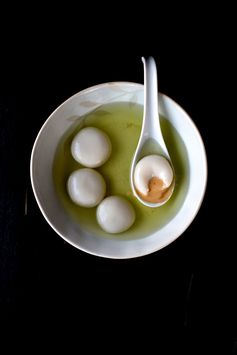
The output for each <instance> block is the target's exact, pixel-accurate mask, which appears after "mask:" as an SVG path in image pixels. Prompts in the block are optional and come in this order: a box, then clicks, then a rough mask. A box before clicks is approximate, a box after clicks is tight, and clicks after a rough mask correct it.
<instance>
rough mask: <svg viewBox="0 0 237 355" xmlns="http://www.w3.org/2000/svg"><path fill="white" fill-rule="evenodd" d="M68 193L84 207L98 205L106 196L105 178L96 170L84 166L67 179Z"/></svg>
mask: <svg viewBox="0 0 237 355" xmlns="http://www.w3.org/2000/svg"><path fill="white" fill-rule="evenodd" d="M67 190H68V194H69V196H70V198H71V200H72V201H73V202H75V203H76V204H77V205H79V206H83V207H94V206H97V205H98V204H99V203H100V201H101V200H102V199H103V198H104V195H105V191H106V185H105V181H104V178H103V177H102V175H101V174H100V173H98V172H97V171H96V170H93V169H89V168H84V169H79V170H76V171H74V172H73V173H72V174H71V175H70V176H69V179H68V181H67Z"/></svg>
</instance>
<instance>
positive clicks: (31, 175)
mask: <svg viewBox="0 0 237 355" xmlns="http://www.w3.org/2000/svg"><path fill="white" fill-rule="evenodd" d="M116 84H117V85H126V86H131V87H135V86H136V87H140V88H142V87H143V86H144V85H143V84H140V83H135V82H129V81H112V82H106V83H101V84H97V85H93V86H90V87H88V88H85V89H83V90H80V91H78V92H77V93H75V94H73V95H72V96H70V97H69V98H68V99H66V100H65V101H63V102H62V103H61V104H60V105H59V106H57V107H56V109H55V110H53V112H52V113H51V114H50V115H49V117H48V118H47V119H46V120H45V122H44V123H43V125H42V126H41V128H40V130H39V132H38V134H37V136H36V138H35V141H34V144H33V147H32V151H31V156H30V180H31V186H32V190H33V193H34V197H35V199H36V202H37V204H38V207H39V209H40V211H41V213H42V214H43V216H44V218H45V220H46V221H47V223H48V224H49V225H50V227H51V228H52V229H53V230H54V231H55V232H56V233H57V234H58V235H59V236H60V237H61V238H62V239H63V240H65V241H66V242H67V243H69V244H71V245H72V246H74V247H75V248H77V249H79V250H81V251H83V252H86V253H88V254H90V255H94V256H97V257H103V258H109V259H118V260H120V259H121V260H122V259H133V258H138V257H142V256H146V255H149V254H152V253H154V252H157V251H159V250H161V249H163V248H165V247H166V246H168V245H169V244H171V243H173V242H174V241H175V240H176V239H178V238H179V237H180V236H181V235H182V234H183V233H184V232H185V231H186V230H187V229H188V227H189V226H190V225H191V223H192V222H193V220H194V219H195V217H196V216H197V214H198V212H199V210H200V208H201V205H202V203H203V200H204V197H205V193H206V189H207V180H208V163H207V154H206V149H205V144H204V142H203V139H202V136H201V134H200V132H199V130H198V128H197V126H196V124H195V123H194V122H193V120H192V118H191V117H190V115H189V114H188V113H187V112H186V111H185V110H184V109H183V108H182V107H181V106H180V105H179V104H178V103H177V102H176V101H175V100H173V99H172V98H171V97H169V96H168V95H166V94H164V93H162V92H160V91H159V92H158V93H159V95H161V96H163V97H164V98H165V99H166V100H170V101H171V102H172V104H173V105H174V106H177V108H178V109H179V110H181V111H182V112H183V113H184V114H185V116H186V118H187V119H188V121H189V124H191V126H192V129H193V130H194V131H195V134H196V136H197V137H198V140H199V143H200V146H201V147H202V150H203V157H204V161H203V163H204V165H203V166H204V178H205V180H204V187H203V191H202V195H201V196H200V200H199V204H198V205H197V206H196V209H195V211H194V212H193V214H192V217H191V218H189V220H188V221H187V223H185V225H184V226H183V228H182V229H181V230H179V231H178V232H177V233H174V237H173V238H172V239H171V240H168V241H167V242H166V243H163V244H162V245H161V246H159V247H157V248H150V249H149V250H146V251H144V252H143V253H139V254H136V253H134V255H130V256H114V255H113V256H111V255H110V256H108V255H106V254H103V253H99V252H93V251H91V250H88V249H86V248H84V247H82V246H79V245H78V244H76V243H74V242H73V241H71V240H69V239H68V238H67V237H65V236H64V235H63V234H62V233H61V232H60V231H59V230H58V229H57V227H56V226H54V224H52V223H51V221H50V219H49V218H48V216H47V214H46V213H45V211H44V209H43V207H42V206H41V202H40V200H39V197H38V194H37V191H36V188H35V184H34V176H33V175H34V173H33V164H34V153H35V150H36V146H37V143H38V140H39V138H40V136H41V133H42V131H43V130H44V128H45V126H46V125H47V123H48V121H50V119H51V118H52V116H53V115H54V114H55V113H56V112H57V111H58V110H59V109H60V108H61V107H62V106H64V105H65V104H66V103H68V102H70V101H71V100H73V99H74V98H75V97H76V96H78V95H79V94H80V95H81V94H85V93H90V92H92V91H94V90H96V89H100V88H103V87H106V86H108V87H110V86H112V85H116ZM135 254H136V255H135Z"/></svg>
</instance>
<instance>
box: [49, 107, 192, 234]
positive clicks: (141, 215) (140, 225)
mask: <svg viewBox="0 0 237 355" xmlns="http://www.w3.org/2000/svg"><path fill="white" fill-rule="evenodd" d="M142 116H143V106H141V105H138V104H135V103H112V104H106V105H103V106H100V107H99V108H97V109H96V110H94V111H92V112H90V113H89V114H87V115H85V116H83V117H78V118H76V119H75V122H74V123H73V125H72V127H71V128H70V129H69V130H68V131H67V132H66V133H65V134H64V136H63V137H62V138H61V141H60V142H59V145H58V147H57V151H56V153H55V158H54V164H53V179H54V184H55V189H56V193H57V195H58V198H59V200H60V202H61V204H62V205H63V206H64V208H65V210H66V211H67V212H68V213H69V214H70V215H71V217H72V218H73V219H74V220H76V221H77V222H78V223H79V224H80V225H81V226H82V227H83V228H84V229H85V230H87V231H88V232H90V233H92V234H94V235H98V236H100V237H106V238H113V239H114V238H119V239H136V238H141V237H145V236H148V235H150V234H151V233H152V232H155V231H156V230H159V229H160V228H162V227H163V226H164V225H165V224H166V223H167V222H169V221H170V220H171V219H172V218H173V217H174V216H175V215H176V213H177V212H178V210H179V209H180V207H181V206H182V203H183V201H184V199H185V196H186V192H187V189H188V184H189V164H188V156H187V151H186V148H185V146H184V143H183V140H182V138H181V137H180V135H179V134H178V132H177V130H176V129H175V128H174V127H173V125H172V124H171V123H170V122H169V120H168V119H166V118H165V117H162V116H161V117H160V119H161V128H162V132H163V135H164V139H165V142H166V145H167V148H168V150H169V153H170V157H171V160H172V163H173V166H174V171H175V189H174V192H173V195H172V196H171V198H170V200H169V201H168V202H167V203H165V204H164V205H163V206H161V207H157V208H150V207H146V206H144V205H143V204H141V203H140V202H139V201H138V200H137V199H136V198H135V197H134V196H133V194H132V189H131V186H130V166H131V162H132V157H133V154H134V152H135V149H136V146H137V143H138V139H139V136H140V133H141V125H142ZM85 127H95V128H98V129H100V130H102V131H103V132H104V133H106V134H107V135H108V137H109V139H110V141H111V144H112V152H111V155H110V157H109V159H108V160H107V161H106V162H105V163H104V164H103V165H102V166H100V167H98V168H96V170H97V171H98V172H99V173H100V174H101V175H102V176H103V178H104V179H105V182H106V195H105V197H106V196H111V195H119V196H122V197H125V198H126V199H127V200H128V201H130V202H131V204H132V206H133V207H134V209H135V214H136V219H135V222H134V224H133V225H132V226H131V228H130V229H128V230H127V231H125V232H123V233H119V234H109V233H106V232H104V231H103V230H102V229H101V228H100V226H99V225H98V223H97V219H96V207H93V208H86V207H80V206H78V205H76V204H75V203H73V202H72V201H71V199H70V197H69V195H68V192H67V180H68V178H69V176H70V174H71V173H72V172H73V171H75V170H77V169H80V168H84V166H82V165H80V164H79V163H78V162H77V161H76V160H74V159H73V157H72V154H71V143H72V140H73V138H74V137H75V135H76V134H77V133H78V132H79V131H80V130H81V129H82V128H85ZM149 149H150V152H148V151H147V153H148V154H152V153H153V151H152V146H151V147H150V148H148V150H149Z"/></svg>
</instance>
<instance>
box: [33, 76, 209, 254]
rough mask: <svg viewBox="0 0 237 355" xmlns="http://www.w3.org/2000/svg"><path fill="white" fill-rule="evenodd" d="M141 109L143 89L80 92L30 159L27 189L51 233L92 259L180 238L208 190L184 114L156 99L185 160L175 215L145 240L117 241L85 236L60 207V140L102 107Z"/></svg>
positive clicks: (200, 152) (47, 128)
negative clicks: (184, 184) (183, 190)
mask: <svg viewBox="0 0 237 355" xmlns="http://www.w3.org/2000/svg"><path fill="white" fill-rule="evenodd" d="M112 102H135V103H138V104H143V85H140V84H136V83H128V82H114V83H105V84H101V85H97V86H94V87H91V88H88V89H86V90H83V91H81V92H79V93H77V94H75V95H74V96H72V97H71V98H69V99H68V100H67V101H65V102H64V103H63V104H62V105H61V106H59V107H58V108H57V109H56V110H55V111H54V112H53V113H52V114H51V115H50V117H49V118H48V119H47V121H46V122H45V123H44V125H43V126H42V128H41V130H40V132H39V134H38V136H37V138H36V140H35V143H34V146H33V150H32V154H31V166H30V171H31V183H32V188H33V191H34V195H35V198H36V200H37V203H38V205H39V208H40V210H41V212H42V214H43V215H44V217H45V219H46V220H47V222H48V223H49V224H50V225H51V227H52V228H53V229H54V230H55V231H56V232H57V233H58V234H59V235H60V236H61V237H62V238H63V239H64V240H66V241H67V242H69V243H70V244H72V245H73V246H75V247H76V248H78V249H81V250H83V251H85V252H88V253H90V254H94V255H98V256H103V257H108V258H118V259H122V258H133V257H138V256H142V255H146V254H149V253H152V252H154V251H157V250H159V249H161V248H163V247H165V246H166V245H168V244H170V243H171V242H173V241H174V240H175V239H176V238H178V237H179V236H180V235H181V234H182V233H183V232H184V231H185V230H186V229H187V227H188V226H189V225H190V223H191V222H192V221H193V219H194V217H195V216H196V214H197V212H198V210H199V208H200V206H201V203H202V200H203V197H204V193H205V188H206V181H207V162H206V154H205V149H204V145H203V142H202V139H201V137H200V134H199V132H198V130H197V128H196V127H195V125H194V124H193V122H192V120H191V119H190V117H189V116H188V115H187V113H186V112H185V111H184V110H183V109H182V108H181V107H180V106H179V105H178V104H176V103H175V102H174V101H173V100H172V99H170V98H169V97H167V96H165V95H163V94H159V112H160V114H162V115H163V116H165V117H166V118H167V119H169V120H170V122H171V123H172V125H173V126H174V127H175V128H176V130H177V131H178V132H179V134H180V135H181V137H182V139H183V142H184V144H185V146H186V148H187V152H188V160H189V169H190V177H189V186H188V189H187V194H186V196H185V199H184V202H183V204H182V206H181V207H180V209H179V210H178V211H177V214H176V215H175V216H174V217H173V218H172V219H171V220H170V221H169V222H168V223H167V224H166V225H165V226H164V227H163V228H161V229H159V230H158V231H156V232H154V233H152V234H151V235H149V236H146V237H145V238H139V239H133V240H124V239H123V240H119V238H116V239H106V238H101V237H98V236H96V235H92V234H89V233H88V232H86V231H85V230H83V229H82V228H81V226H80V225H79V224H78V223H76V222H74V221H73V219H72V218H71V217H70V216H69V215H68V214H67V211H65V210H64V208H63V207H62V206H61V204H60V202H59V200H58V198H57V196H56V193H55V189H54V184H53V177H52V165H53V160H54V154H55V151H56V148H57V145H58V143H59V141H60V138H61V137H62V135H63V134H64V133H65V131H66V130H68V129H69V128H70V126H71V125H72V124H73V123H74V118H77V117H78V116H82V115H84V114H86V113H88V112H90V111H91V110H93V109H95V108H97V107H99V106H100V105H102V104H107V103H112Z"/></svg>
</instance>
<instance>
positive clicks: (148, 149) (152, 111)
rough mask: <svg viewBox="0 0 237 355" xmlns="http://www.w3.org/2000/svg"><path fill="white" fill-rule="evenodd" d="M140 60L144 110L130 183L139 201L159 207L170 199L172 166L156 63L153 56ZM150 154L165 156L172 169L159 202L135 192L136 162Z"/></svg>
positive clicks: (172, 188)
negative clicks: (164, 132)
mask: <svg viewBox="0 0 237 355" xmlns="http://www.w3.org/2000/svg"><path fill="white" fill-rule="evenodd" d="M142 61H143V65H144V112H143V122H142V129H141V134H140V138H139V141H138V145H137V148H136V150H135V153H134V156H133V159H132V164H131V169H130V183H131V187H132V191H133V194H134V196H135V197H136V198H137V199H138V200H139V201H140V202H141V203H143V204H144V205H145V206H148V207H159V206H162V205H163V204H164V203H166V202H167V201H168V200H169V199H170V197H171V195H172V193H173V191H174V186H175V177H174V168H173V165H172V162H171V158H170V156H169V152H168V150H167V147H166V144H165V141H164V138H163V135H162V132H161V127H160V119H159V108H158V85H157V69H156V63H155V60H154V58H153V57H149V58H148V59H145V58H144V57H142ZM151 154H155V155H159V156H162V157H163V158H165V159H166V160H167V161H168V163H169V164H170V166H171V168H172V170H173V181H172V183H171V185H170V186H169V188H168V192H167V193H166V194H165V198H163V199H162V200H161V201H160V202H148V201H145V200H144V199H143V198H141V196H139V194H138V193H137V190H136V188H135V183H134V172H135V168H136V165H137V163H138V162H139V161H140V160H141V159H142V158H144V157H146V156H148V155H151Z"/></svg>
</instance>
